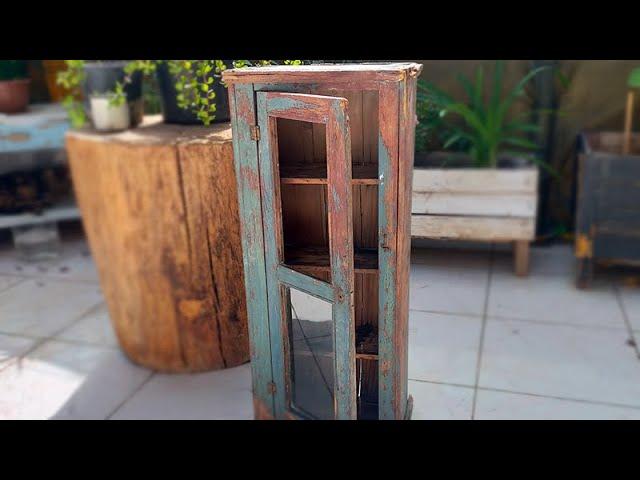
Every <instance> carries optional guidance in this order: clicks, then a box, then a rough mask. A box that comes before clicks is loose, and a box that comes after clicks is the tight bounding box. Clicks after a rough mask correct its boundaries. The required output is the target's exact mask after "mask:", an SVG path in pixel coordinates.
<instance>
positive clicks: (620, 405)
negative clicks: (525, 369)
mask: <svg viewBox="0 0 640 480" xmlns="http://www.w3.org/2000/svg"><path fill="white" fill-rule="evenodd" d="M409 380H411V381H412V382H420V383H430V384H433V385H443V386H448V387H459V388H467V389H470V388H472V389H474V390H480V391H486V392H497V393H511V394H514V395H522V396H526V397H536V398H548V399H552V400H564V401H567V402H577V403H585V404H588V405H603V406H607V407H617V408H629V409H633V410H640V405H630V404H624V403H614V402H604V401H598V400H585V399H583V398H574V397H561V396H557V395H543V394H540V393H531V392H520V391H516V390H507V389H504V388H494V387H481V386H478V387H477V389H476V387H474V386H471V385H464V384H460V383H449V382H439V381H432V380H419V379H417V378H410V379H409ZM474 413H475V412H474Z"/></svg>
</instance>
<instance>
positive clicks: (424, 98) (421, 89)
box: [415, 79, 465, 152]
mask: <svg viewBox="0 0 640 480" xmlns="http://www.w3.org/2000/svg"><path fill="white" fill-rule="evenodd" d="M444 106H445V102H444V101H443V99H442V98H440V96H439V95H438V92H437V91H435V90H434V89H432V88H431V87H430V84H429V83H428V82H427V81H425V80H423V79H419V80H418V88H417V91H416V115H417V117H418V124H417V125H416V133H415V149H416V151H417V152H427V151H429V150H434V149H438V148H442V145H443V144H444V143H445V142H446V141H447V139H448V138H449V137H450V136H451V135H452V134H453V132H452V128H453V127H451V126H450V125H449V123H448V122H447V119H446V118H445V113H446V112H445V111H444ZM464 147H465V146H464V142H456V143H455V144H454V145H451V146H450V147H449V148H450V149H458V150H464Z"/></svg>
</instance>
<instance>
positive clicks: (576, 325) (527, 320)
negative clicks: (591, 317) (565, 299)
mask: <svg viewBox="0 0 640 480" xmlns="http://www.w3.org/2000/svg"><path fill="white" fill-rule="evenodd" d="M487 318H490V319H491V320H498V321H501V322H503V321H513V322H523V323H533V324H537V325H550V326H554V327H574V328H585V329H587V330H594V329H595V330H609V331H619V330H622V329H625V327H624V326H619V327H616V326H613V325H585V324H579V323H573V322H564V321H559V322H558V321H555V320H534V319H532V318H515V317H504V316H502V315H487Z"/></svg>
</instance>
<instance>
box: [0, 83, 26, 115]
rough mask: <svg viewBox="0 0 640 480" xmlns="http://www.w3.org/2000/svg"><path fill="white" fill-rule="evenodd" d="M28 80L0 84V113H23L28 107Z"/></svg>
mask: <svg viewBox="0 0 640 480" xmlns="http://www.w3.org/2000/svg"><path fill="white" fill-rule="evenodd" d="M30 84H31V80H30V79H28V78H24V79H18V80H5V81H1V82H0V113H20V112H24V111H25V110H26V109H27V105H29V86H30Z"/></svg>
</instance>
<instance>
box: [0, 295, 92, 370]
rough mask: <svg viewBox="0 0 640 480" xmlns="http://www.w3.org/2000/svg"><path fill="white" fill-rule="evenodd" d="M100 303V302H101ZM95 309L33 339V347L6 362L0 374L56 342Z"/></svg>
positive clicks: (90, 308) (89, 309)
mask: <svg viewBox="0 0 640 480" xmlns="http://www.w3.org/2000/svg"><path fill="white" fill-rule="evenodd" d="M101 302H102V300H101ZM95 307H96V305H92V306H91V307H89V308H88V309H87V310H84V311H83V312H82V313H81V314H80V315H79V316H78V317H77V318H75V319H74V320H71V321H70V322H69V324H68V325H65V326H64V327H62V328H59V329H58V330H56V331H54V332H53V333H51V334H50V335H48V336H46V337H38V338H34V340H36V342H35V343H34V344H33V346H32V347H31V348H30V349H29V350H27V351H25V352H24V353H22V354H21V355H19V356H17V357H15V358H13V359H11V360H9V361H7V363H6V364H5V365H3V366H0V372H2V371H3V370H5V369H6V368H7V367H9V366H10V365H13V364H14V363H16V362H19V361H20V360H22V359H24V358H25V357H27V356H28V355H31V354H32V353H33V352H34V351H35V350H36V349H38V348H40V347H41V346H42V345H44V344H45V343H46V342H48V341H49V340H53V341H56V338H55V337H56V336H57V335H59V334H60V333H62V332H64V331H65V330H66V329H67V328H69V327H71V326H72V325H75V324H76V323H78V322H79V321H80V320H82V319H83V318H84V317H85V316H86V315H88V314H89V312H90V311H92V310H93V309H94V308H95ZM27 338H30V337H27Z"/></svg>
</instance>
